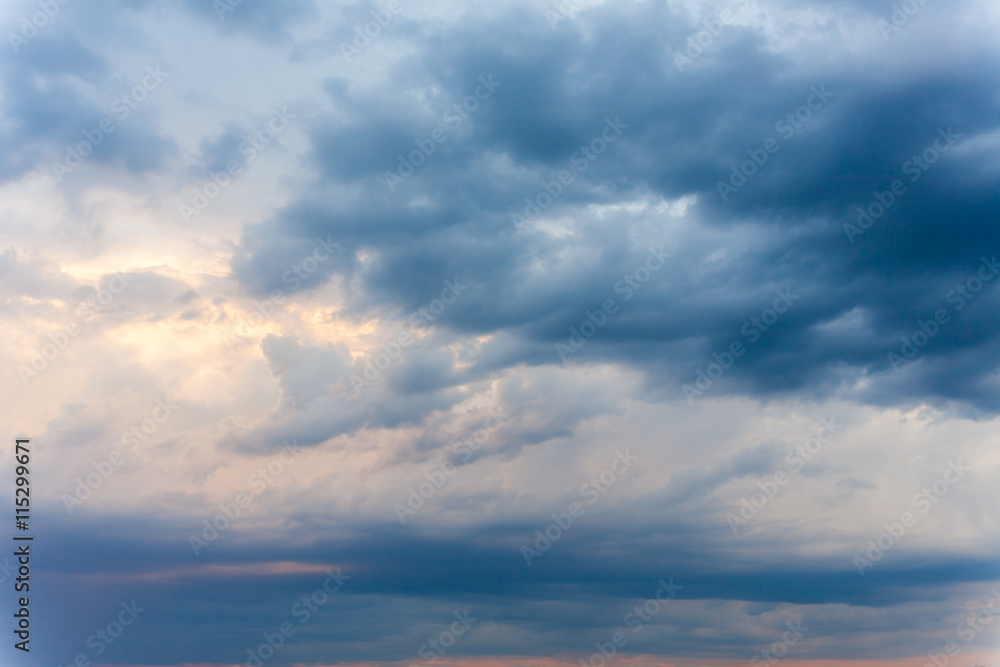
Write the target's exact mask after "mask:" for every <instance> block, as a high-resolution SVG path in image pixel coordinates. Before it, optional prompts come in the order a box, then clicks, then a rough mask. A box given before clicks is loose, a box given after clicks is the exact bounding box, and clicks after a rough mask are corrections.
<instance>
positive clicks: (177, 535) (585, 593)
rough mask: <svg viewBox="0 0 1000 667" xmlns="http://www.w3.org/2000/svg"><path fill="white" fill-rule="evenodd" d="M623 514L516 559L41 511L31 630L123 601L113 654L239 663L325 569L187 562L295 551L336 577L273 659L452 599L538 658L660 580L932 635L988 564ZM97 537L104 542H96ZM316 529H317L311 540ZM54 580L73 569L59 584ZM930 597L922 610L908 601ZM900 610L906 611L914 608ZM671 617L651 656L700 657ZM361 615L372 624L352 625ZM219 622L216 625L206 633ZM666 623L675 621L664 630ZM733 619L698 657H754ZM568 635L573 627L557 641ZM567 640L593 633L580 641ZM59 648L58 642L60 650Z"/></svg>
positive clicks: (487, 538) (305, 527) (423, 616)
mask: <svg viewBox="0 0 1000 667" xmlns="http://www.w3.org/2000/svg"><path fill="white" fill-rule="evenodd" d="M620 511H622V508H613V507H609V508H605V509H602V510H596V511H595V512H596V513H595V514H593V515H592V516H588V517H587V521H586V522H583V521H582V520H581V523H580V525H578V526H574V527H573V528H572V529H571V530H570V531H568V532H567V534H566V535H565V536H564V537H563V538H561V539H560V540H559V541H558V542H557V543H556V545H555V546H553V548H552V549H551V550H550V551H548V552H546V553H545V554H544V556H543V557H542V558H540V559H539V560H537V561H536V562H535V563H534V565H533V566H532V567H531V568H529V567H527V566H526V565H525V562H524V559H523V557H522V555H521V554H520V553H519V551H518V548H517V545H519V544H520V543H522V542H523V541H524V540H526V539H528V538H529V537H533V534H532V531H533V530H534V529H535V528H537V527H538V526H536V525H535V523H532V522H530V521H525V522H518V523H517V524H504V523H499V524H498V523H493V524H491V525H488V526H486V525H482V526H478V527H476V528H475V529H470V530H458V531H449V532H448V533H439V534H436V535H431V534H420V533H417V532H413V531H400V530H399V529H398V526H380V525H378V524H372V523H365V524H356V523H353V522H346V523H345V522H344V521H342V520H340V521H336V522H332V521H331V519H329V518H323V517H321V516H319V515H318V514H304V515H295V516H293V517H290V518H291V519H293V520H294V525H296V526H297V527H296V528H284V529H282V531H281V533H282V534H281V535H273V536H271V537H270V538H265V539H263V540H262V539H259V538H257V539H253V540H252V541H253V548H252V549H249V548H247V547H248V544H247V542H246V541H245V538H241V537H240V536H237V535H232V534H226V535H224V537H223V538H222V539H221V541H219V542H218V543H216V544H215V545H213V548H212V549H211V550H208V551H206V552H205V553H204V554H203V555H202V556H201V557H200V558H197V559H196V558H194V557H193V556H192V555H191V552H190V548H189V547H188V545H187V542H186V537H185V531H187V530H189V528H190V527H187V526H181V525H176V524H174V523H172V522H164V521H156V520H149V519H144V520H142V521H141V523H134V521H133V520H126V521H125V522H124V523H123V522H122V520H121V519H118V518H115V519H97V518H94V519H88V518H86V517H80V518H77V519H76V520H74V521H72V522H69V521H66V520H65V519H59V518H57V516H55V515H53V516H51V517H50V521H51V522H54V523H53V524H52V525H53V526H58V528H59V530H58V531H54V532H53V535H54V536H57V537H53V538H51V539H50V540H49V546H50V548H49V549H48V550H45V551H43V552H40V555H39V558H38V560H37V564H36V567H37V568H38V569H39V571H41V572H43V573H44V576H45V577H46V578H47V579H48V580H51V581H58V582H60V585H59V589H58V591H59V592H58V599H60V600H62V601H63V603H62V604H60V610H59V613H58V614H55V613H54V612H55V610H54V609H51V610H49V609H47V610H46V611H50V612H52V613H46V614H44V615H41V618H45V619H46V620H45V621H44V622H45V623H46V624H62V625H64V626H65V627H66V628H72V629H73V632H71V633H66V634H65V635H61V636H62V637H63V639H62V640H61V641H60V642H59V643H58V644H59V645H58V647H53V648H57V649H58V650H59V651H62V652H63V653H61V654H60V655H58V656H57V657H56V659H58V660H63V661H66V660H69V659H70V658H72V656H73V655H75V652H76V650H77V649H76V646H77V645H78V644H82V642H83V640H84V639H85V637H86V634H88V633H89V632H92V631H93V628H92V626H94V627H98V623H99V622H100V621H101V620H102V617H101V610H108V613H110V612H111V611H114V609H115V607H116V605H117V604H118V602H119V601H121V600H132V599H133V598H135V599H136V600H137V601H138V602H139V604H140V605H141V606H144V607H146V608H147V609H148V613H147V615H146V616H145V618H144V620H143V622H141V623H137V624H136V625H135V627H134V628H130V629H129V638H128V641H127V643H126V642H123V644H122V645H120V646H119V647H118V649H117V650H116V653H115V656H116V659H119V660H125V661H129V660H131V661H133V662H136V663H141V664H156V661H160V662H161V663H162V664H172V663H180V662H184V661H191V660H195V659H199V660H216V661H219V662H226V663H229V662H236V661H239V660H241V659H245V649H246V647H249V646H256V643H258V642H259V638H260V635H261V634H262V633H263V632H266V631H273V629H274V628H275V627H277V625H279V624H280V623H281V622H284V621H286V620H292V619H291V614H290V613H289V612H290V609H291V608H292V606H293V605H294V604H295V602H296V601H297V600H299V599H300V598H301V596H302V595H308V594H309V593H311V592H312V591H313V590H314V589H316V588H317V587H319V586H320V585H321V584H322V581H323V579H324V578H325V576H326V575H325V574H323V573H322V571H320V572H315V573H297V574H286V575H262V574H257V575H254V574H248V573H241V572H240V571H239V570H238V569H235V570H233V571H232V572H230V573H229V574H225V573H223V571H222V570H218V569H216V570H205V571H204V572H201V573H199V572H198V571H197V570H191V569H188V568H191V567H197V566H208V567H211V566H233V567H239V566H248V565H253V564H259V563H278V562H293V561H294V562H299V563H307V564H316V565H325V566H328V567H342V568H343V572H344V573H345V574H347V575H348V576H349V577H350V579H349V580H348V581H347V582H346V583H345V584H344V587H343V589H342V590H341V591H340V592H338V593H337V594H336V595H335V596H334V597H333V598H332V601H331V602H330V603H329V605H328V606H327V607H325V608H324V610H323V612H321V613H320V614H319V615H318V616H317V618H316V620H313V621H311V624H310V625H307V626H303V627H302V630H303V634H302V635H300V636H299V637H297V638H296V640H295V641H294V642H291V643H290V647H289V653H290V655H289V656H288V657H287V658H285V659H288V660H293V659H294V657H293V656H305V655H307V654H308V650H309V649H308V646H309V644H308V639H307V638H308V637H313V638H319V637H321V636H323V635H325V637H323V639H322V641H325V642H332V646H336V650H337V652H338V656H339V657H340V658H341V659H348V658H352V659H365V660H373V659H375V660H390V659H404V658H407V657H409V656H410V655H411V654H412V652H414V651H415V650H416V647H417V646H419V644H420V643H421V642H422V641H423V640H422V639H421V640H420V641H418V642H417V643H416V644H415V645H414V644H411V643H408V641H407V640H412V639H413V635H414V633H416V634H419V633H420V632H425V633H427V634H429V633H430V629H428V628H427V627H426V626H425V625H424V624H425V622H426V621H427V619H428V615H430V617H434V616H435V614H437V613H438V612H440V616H441V617H442V618H447V617H448V616H449V615H450V613H451V610H454V609H467V608H471V609H472V610H473V611H472V614H473V615H474V616H478V618H479V619H481V620H482V621H483V623H484V624H485V623H490V622H503V623H507V624H510V625H511V626H513V627H514V628H516V629H518V631H519V637H520V638H519V639H516V640H514V639H512V641H513V643H512V644H510V645H508V646H505V647H503V651H502V652H504V653H520V654H527V655H551V654H552V653H558V652H562V651H588V650H589V649H587V646H589V645H590V644H591V643H592V641H597V640H601V639H604V637H602V636H601V635H607V634H610V633H611V632H613V631H615V630H617V629H621V621H622V616H623V615H624V614H625V613H626V612H627V611H628V610H629V609H631V606H632V605H633V604H635V602H634V601H635V600H643V599H646V598H648V597H651V596H652V592H653V591H655V589H656V587H657V585H658V584H657V582H658V580H659V579H661V578H663V579H667V578H670V579H672V580H673V581H674V582H675V583H677V584H680V585H682V586H683V588H682V589H681V591H680V593H679V594H678V600H709V601H724V600H738V601H743V602H745V603H747V606H746V608H745V610H744V611H743V613H749V614H751V615H756V614H760V613H762V612H764V611H768V610H774V609H776V608H778V606H779V605H782V604H794V605H820V606H819V607H815V608H813V607H807V608H803V609H801V610H798V611H797V612H796V615H801V614H802V613H803V612H804V611H807V612H808V614H809V619H808V622H807V623H806V625H809V624H810V623H813V625H812V626H811V627H813V628H814V630H813V631H812V632H811V636H812V637H813V638H817V637H835V636H837V635H838V633H841V632H843V631H844V630H845V628H847V627H851V628H853V630H854V631H862V630H863V631H867V632H871V631H873V630H875V629H876V628H875V627H873V626H872V623H871V621H868V620H866V619H867V618H868V617H864V618H863V617H860V616H859V617H857V618H856V619H854V620H851V621H847V620H846V619H845V618H844V617H843V616H839V615H837V614H836V613H834V614H831V615H829V616H828V615H827V612H825V611H824V610H823V607H822V605H836V604H840V605H851V606H858V605H860V606H864V607H868V608H870V609H872V610H873V611H878V610H879V609H885V615H886V616H885V619H881V617H880V620H879V624H880V625H881V624H883V623H884V624H885V628H886V629H892V628H893V627H895V625H894V622H887V621H888V619H889V618H890V617H892V618H895V619H896V621H895V622H898V620H899V619H900V618H905V619H906V621H907V623H909V624H911V626H912V627H922V628H925V629H927V630H929V631H933V632H938V630H939V627H938V626H939V625H943V623H941V621H940V619H939V616H940V614H941V607H942V606H943V605H945V604H946V603H947V601H948V597H947V595H946V594H945V592H944V591H945V587H947V586H955V585H959V584H976V585H978V586H980V587H982V588H985V587H986V586H987V582H989V581H990V580H992V579H995V578H996V577H997V576H998V575H1000V563H998V562H997V561H996V559H976V558H969V557H961V556H955V555H948V554H924V555H920V556H915V555H904V554H895V556H896V557H895V558H893V559H892V560H888V559H887V560H886V561H885V562H882V563H880V564H879V566H878V568H876V569H874V570H873V571H872V572H870V573H868V575H870V576H868V575H866V576H865V577H864V578H862V577H859V576H857V574H856V573H855V572H854V571H853V569H851V570H850V571H845V569H846V568H845V559H844V558H843V557H842V556H841V557H840V558H836V557H819V558H815V557H814V558H808V559H807V558H802V557H801V556H794V555H792V554H790V553H789V554H787V555H785V556H781V555H780V554H772V557H769V558H768V559H767V560H766V561H765V560H758V559H757V558H756V557H755V556H753V555H752V554H748V553H741V552H740V551H737V550H733V549H732V548H731V544H730V543H729V538H730V536H729V535H728V529H727V528H726V527H725V526H722V528H721V529H716V528H713V529H706V528H704V527H703V524H701V522H698V521H696V520H695V521H693V520H691V519H690V517H689V519H686V520H684V521H674V520H663V519H662V518H661V519H660V520H659V521H657V522H656V523H655V524H651V525H646V527H645V528H646V530H644V531H640V532H639V533H637V532H636V528H637V526H636V525H634V524H632V523H630V525H629V526H628V527H626V526H624V525H622V524H621V522H620V520H619V519H618V518H616V517H617V514H618V512H620ZM538 520H539V521H543V520H544V518H543V517H541V516H540V517H539V518H538ZM643 523H645V522H643ZM723 532H725V533H726V534H725V535H723V534H722V533H723ZM95 534H99V535H101V539H100V540H99V541H98V540H96V539H95V538H94V537H93V536H94V535H95ZM324 534H326V535H328V536H327V537H320V538H318V539H317V538H316V536H317V535H324ZM767 539H768V540H770V539H773V538H767ZM772 546H773V545H772ZM140 564H141V565H140ZM847 566H848V567H849V563H847ZM69 573H73V574H74V575H75V576H74V577H73V578H72V579H70V578H68V577H67V576H66V575H67V574H69ZM154 573H158V574H154ZM70 592H74V593H75V594H74V595H70V594H69V593H70ZM54 595H56V594H55V593H49V592H43V593H42V594H41V597H40V598H39V605H40V606H39V609H41V608H43V607H48V606H50V605H53V604H54V603H55V600H56V598H55V597H54ZM928 602H929V603H933V604H931V605H926V607H927V608H925V607H920V606H919V605H920V604H921V603H928ZM716 604H721V602H716ZM911 605H918V606H917V607H916V609H918V610H919V611H916V612H915V611H913V610H912V609H913V608H912V607H911ZM950 605H951V603H948V606H949V607H950ZM935 606H936V607H937V610H934V607H935ZM417 609H419V610H420V613H419V614H418V613H415V611H416V610H417ZM557 609H558V610H559V611H558V613H557V612H556V610H557ZM956 611H958V610H957V609H956ZM612 612H613V613H612ZM868 613H872V612H868ZM94 614H97V616H96V617H95V616H94ZM686 616H687V618H686V619H685V615H684V614H681V615H678V616H675V615H673V614H670V615H667V616H665V617H664V618H662V619H658V621H662V622H664V623H665V625H666V627H665V628H664V629H662V630H661V629H659V628H657V626H653V631H652V632H650V633H649V634H651V635H652V636H650V637H645V638H644V639H645V641H644V643H643V645H642V646H641V650H644V651H649V652H656V653H661V652H663V651H665V650H667V649H668V648H669V650H670V652H671V654H672V655H699V654H700V655H701V656H702V657H704V656H705V655H706V654H705V652H704V651H705V650H706V649H705V647H704V645H703V643H701V642H700V641H699V640H694V639H691V638H689V639H687V640H684V641H679V640H680V636H679V634H680V633H684V632H685V628H686V627H687V628H688V631H690V630H691V629H694V628H695V627H698V625H700V624H701V625H703V624H705V623H706V622H708V623H714V622H717V621H718V616H717V615H712V616H711V617H709V618H711V619H714V620H708V619H706V618H702V617H701V614H700V613H697V614H696V615H695V616H692V613H690V612H689V613H688V614H687V615H686ZM359 617H361V618H365V619H369V620H368V622H364V623H358V622H357V621H358V619H359ZM351 619H354V620H353V621H352V620H351ZM373 619H378V621H377V622H372V621H373ZM845 623H846V625H845ZM344 624H347V626H346V627H345V625H344ZM192 627H198V628H202V629H203V631H204V632H200V633H196V634H194V635H189V636H188V640H187V641H185V642H169V643H166V642H163V641H160V640H158V639H157V637H162V636H163V635H165V634H170V632H171V631H176V632H178V633H181V632H189V630H187V629H190V628H192ZM338 627H339V629H337V628H338ZM348 627H349V628H350V631H349V632H348V631H347V628H348ZM171 628H173V630H171ZM223 628H224V629H225V630H226V632H224V633H221V634H220V631H221V630H222V629H223ZM668 628H672V630H671V631H669V632H667V629H668ZM84 630H86V632H84ZM732 630H733V631H732V632H731V633H730V634H729V635H728V636H727V638H726V641H725V643H724V644H722V645H720V646H717V647H715V648H714V649H712V650H714V651H716V652H715V653H714V654H713V655H716V656H719V657H741V656H748V655H752V654H753V652H755V650H756V649H755V648H754V646H755V644H756V643H758V642H759V639H757V638H755V637H752V636H748V635H746V634H744V633H743V632H741V631H739V630H738V628H737V627H736V626H734V627H733V629H732ZM438 631H439V630H437V631H436V632H438ZM661 632H663V633H664V634H661ZM331 633H332V634H331ZM573 633H576V636H570V635H572V634H573ZM579 633H583V636H585V637H590V636H592V637H593V640H592V641H581V638H580V635H579ZM532 638H533V639H534V641H532ZM902 641H904V639H902V638H894V639H889V638H887V639H886V640H885V641H883V642H880V644H879V646H878V651H879V652H880V654H881V655H899V651H900V650H902V651H903V652H904V653H905V645H904V644H901V643H900V642H902ZM905 641H910V640H909V639H905ZM296 644H299V645H298V646H297V645H296ZM376 645H377V647H378V648H377V650H376V649H375V646H376ZM931 647H933V642H931V643H929V645H928V648H931ZM636 650H639V647H637V648H636ZM823 650H824V651H825V652H824V653H823V654H822V655H818V656H816V657H824V658H834V657H841V658H850V657H858V656H861V655H864V654H865V652H866V651H869V647H868V646H867V645H865V646H864V647H863V648H862V647H860V646H857V647H853V648H852V647H849V646H846V645H845V646H842V647H841V648H839V649H836V652H835V653H830V650H833V649H830V648H829V647H828V648H825V649H823ZM67 651H69V652H72V653H70V654H69V655H65V652H67ZM300 651H306V653H304V654H303V653H299V652H300ZM894 651H895V653H893V652H894ZM494 652H495V649H494ZM488 653H489V650H488V649H486V648H479V647H477V646H476V644H475V643H473V644H472V645H470V646H469V647H463V648H461V649H458V650H456V653H455V655H454V656H453V657H458V656H459V655H476V654H488ZM868 655H871V653H870V651H869V653H868ZM154 656H155V659H154ZM801 657H806V656H801ZM299 659H300V660H301V659H304V657H299Z"/></svg>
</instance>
